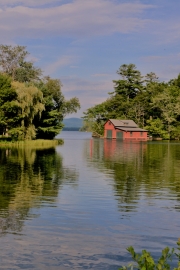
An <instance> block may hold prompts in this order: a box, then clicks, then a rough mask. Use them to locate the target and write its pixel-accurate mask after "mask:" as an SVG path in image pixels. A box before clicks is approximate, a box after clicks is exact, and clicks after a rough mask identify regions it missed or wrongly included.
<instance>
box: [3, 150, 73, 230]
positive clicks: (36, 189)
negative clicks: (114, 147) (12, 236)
mask: <svg viewBox="0 0 180 270" xmlns="http://www.w3.org/2000/svg"><path fill="white" fill-rule="evenodd" d="M0 164H1V166H0V233H1V234H3V233H5V232H6V231H7V230H8V231H13V232H14V231H15V232H20V231H21V228H22V225H23V221H24V219H25V218H26V217H27V215H29V210H30V209H31V208H32V207H40V203H41V201H45V200H47V201H48V202H51V203H52V202H54V201H55V200H56V197H57V196H58V191H59V187H60V186H62V185H64V184H75V182H76V179H77V172H76V171H74V170H72V169H71V170H70V169H69V168H64V167H63V164H62V157H61V156H59V155H58V154H57V153H56V151H55V149H54V148H51V149H45V150H35V149H32V148H12V149H0Z"/></svg>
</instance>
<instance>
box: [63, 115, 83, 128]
mask: <svg viewBox="0 0 180 270" xmlns="http://www.w3.org/2000/svg"><path fill="white" fill-rule="evenodd" d="M63 124H64V128H63V130H79V129H80V128H81V127H82V126H83V119H81V118H75V117H74V118H66V119H64V120H63Z"/></svg>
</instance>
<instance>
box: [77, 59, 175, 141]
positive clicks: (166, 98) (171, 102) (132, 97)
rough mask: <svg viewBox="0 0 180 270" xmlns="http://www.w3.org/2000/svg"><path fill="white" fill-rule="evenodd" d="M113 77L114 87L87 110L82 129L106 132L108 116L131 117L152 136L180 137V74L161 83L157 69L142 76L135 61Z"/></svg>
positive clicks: (123, 66)
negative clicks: (156, 72)
mask: <svg viewBox="0 0 180 270" xmlns="http://www.w3.org/2000/svg"><path fill="white" fill-rule="evenodd" d="M117 74H118V75H120V79H119V80H114V81H113V83H114V90H113V91H112V92H110V93H109V96H108V98H107V99H106V100H105V101H104V102H102V103H101V104H98V105H95V106H93V107H91V108H89V109H87V111H86V112H84V117H83V118H84V125H83V128H82V129H81V130H86V131H93V132H95V133H96V134H99V135H103V131H104V130H103V125H104V123H105V122H106V121H107V120H108V119H132V120H134V121H135V122H136V123H137V124H138V126H139V127H141V128H144V129H147V130H148V132H149V135H152V136H153V137H161V138H162V139H178V140H179V139H180V74H179V75H178V76H177V78H174V79H172V80H170V81H168V82H160V81H159V79H158V77H157V75H156V74H155V73H154V72H150V73H148V74H146V75H145V76H142V74H141V72H140V71H139V70H137V68H136V66H135V65H134V64H123V65H121V66H120V68H119V70H118V71H117Z"/></svg>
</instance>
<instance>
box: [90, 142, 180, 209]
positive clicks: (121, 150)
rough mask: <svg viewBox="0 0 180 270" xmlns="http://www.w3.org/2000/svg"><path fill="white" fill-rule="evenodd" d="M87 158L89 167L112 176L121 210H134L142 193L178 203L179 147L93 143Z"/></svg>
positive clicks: (132, 143)
mask: <svg viewBox="0 0 180 270" xmlns="http://www.w3.org/2000/svg"><path fill="white" fill-rule="evenodd" d="M87 155H88V159H89V162H88V164H89V166H92V164H93V166H95V167H96V168H98V169H99V170H101V171H102V172H103V173H104V169H106V173H108V172H109V173H111V175H112V173H113V178H114V190H115V195H116V196H117V199H118V200H119V204H118V205H119V207H120V209H121V211H132V210H133V211H134V210H135V208H136V205H137V203H138V201H139V200H140V198H141V194H143V196H145V197H146V198H147V197H148V198H151V197H153V198H154V196H157V197H158V198H160V199H161V198H167V196H168V195H170V194H171V195H173V198H176V199H177V200H178V201H180V181H179V179H180V144H175V143H168V142H161V143H159V142H158V143H157V142H150V143H144V142H122V141H118V140H92V141H91V144H90V150H89V153H87ZM160 191H161V192H160ZM167 194H168V195H167ZM178 208H179V210H180V206H179V207H178V206H176V209H178Z"/></svg>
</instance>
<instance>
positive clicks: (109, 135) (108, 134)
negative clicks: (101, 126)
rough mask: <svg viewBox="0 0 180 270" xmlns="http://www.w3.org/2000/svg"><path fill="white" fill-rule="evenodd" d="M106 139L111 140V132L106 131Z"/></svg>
mask: <svg viewBox="0 0 180 270" xmlns="http://www.w3.org/2000/svg"><path fill="white" fill-rule="evenodd" d="M107 138H108V139H112V130H107Z"/></svg>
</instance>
